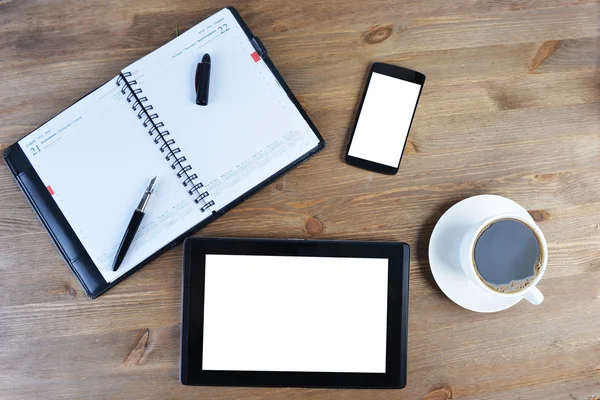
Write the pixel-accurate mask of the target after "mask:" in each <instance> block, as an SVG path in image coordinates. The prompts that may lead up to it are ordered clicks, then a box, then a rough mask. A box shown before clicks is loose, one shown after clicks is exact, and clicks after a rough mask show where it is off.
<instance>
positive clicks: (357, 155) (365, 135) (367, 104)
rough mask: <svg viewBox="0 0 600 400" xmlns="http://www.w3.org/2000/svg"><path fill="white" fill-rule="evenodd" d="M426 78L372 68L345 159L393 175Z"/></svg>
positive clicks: (382, 66) (397, 69)
mask: <svg viewBox="0 0 600 400" xmlns="http://www.w3.org/2000/svg"><path fill="white" fill-rule="evenodd" d="M424 83H425V75H423V74H421V73H419V72H417V71H412V70H410V69H406V68H401V67H397V66H395V65H390V64H383V63H374V64H373V65H372V66H371V71H370V72H369V77H368V78H367V84H366V86H365V92H364V94H363V97H362V100H361V102H360V106H359V107H358V114H357V116H356V121H355V122H354V129H353V130H352V134H351V135H350V141H349V142H348V148H347V149H346V156H345V157H344V160H345V161H346V162H347V163H348V164H350V165H354V166H356V167H359V168H364V169H367V170H369V171H374V172H380V173H384V174H390V175H394V174H396V173H397V172H398V169H399V168H400V160H401V159H402V153H404V147H405V146H406V140H407V139H408V132H409V131H410V126H411V124H412V120H413V117H414V115H415V110H416V109H417V103H418V102H419V97H420V96H421V90H422V89H423V84H424Z"/></svg>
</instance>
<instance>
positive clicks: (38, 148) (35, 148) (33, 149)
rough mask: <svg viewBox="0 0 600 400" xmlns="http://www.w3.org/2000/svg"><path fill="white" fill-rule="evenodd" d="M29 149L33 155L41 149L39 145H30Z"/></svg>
mask: <svg viewBox="0 0 600 400" xmlns="http://www.w3.org/2000/svg"><path fill="white" fill-rule="evenodd" d="M29 150H31V152H32V153H33V155H34V156H35V155H36V154H38V153H39V152H40V151H41V150H40V146H34V147H31V148H30V149H29Z"/></svg>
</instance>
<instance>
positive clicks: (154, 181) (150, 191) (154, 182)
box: [146, 176, 156, 193]
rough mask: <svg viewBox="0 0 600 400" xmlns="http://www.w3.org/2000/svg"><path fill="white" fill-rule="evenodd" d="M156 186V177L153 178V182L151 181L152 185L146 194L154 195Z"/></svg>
mask: <svg viewBox="0 0 600 400" xmlns="http://www.w3.org/2000/svg"><path fill="white" fill-rule="evenodd" d="M154 186H156V176H155V177H154V178H152V180H151V181H150V184H149V185H148V188H147V189H146V192H148V193H152V192H153V191H154Z"/></svg>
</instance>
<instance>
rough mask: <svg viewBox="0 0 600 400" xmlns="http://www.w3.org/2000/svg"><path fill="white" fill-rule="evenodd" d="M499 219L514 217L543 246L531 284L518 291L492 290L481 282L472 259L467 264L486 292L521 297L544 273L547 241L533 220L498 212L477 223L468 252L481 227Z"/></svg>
mask: <svg viewBox="0 0 600 400" xmlns="http://www.w3.org/2000/svg"><path fill="white" fill-rule="evenodd" d="M501 219H515V220H517V221H519V222H522V223H523V224H525V225H527V227H528V228H529V229H531V230H532V231H533V233H534V234H535V235H536V237H537V238H538V240H539V242H540V245H542V246H541V247H543V249H542V265H541V267H540V272H539V273H538V274H537V276H536V277H535V279H534V280H533V281H532V282H531V284H529V285H528V286H527V287H526V288H525V289H523V290H519V291H518V292H512V293H502V292H497V291H495V290H492V288H490V287H489V286H488V285H486V284H485V283H484V282H482V278H480V276H479V274H478V273H477V269H476V268H475V263H474V262H473V260H472V259H471V260H470V262H469V264H470V267H471V270H472V272H473V273H474V274H475V278H476V279H475V281H476V282H477V285H479V287H481V288H483V289H485V290H486V291H487V292H489V293H492V294H495V295H498V296H502V297H518V296H519V297H522V296H523V295H524V294H525V293H527V292H529V291H530V290H532V289H533V288H534V287H535V286H536V285H537V284H538V283H539V281H540V280H541V279H542V275H544V273H545V272H546V266H547V264H548V243H547V242H546V238H545V237H544V234H543V233H542V230H541V229H540V227H539V226H537V224H536V223H535V221H533V220H529V219H526V218H524V217H522V216H520V215H518V214H510V213H505V214H498V215H494V216H491V217H489V218H486V219H485V220H483V221H481V222H480V223H479V226H478V228H477V229H476V230H475V234H474V235H473V236H472V238H471V239H470V241H469V253H470V254H471V255H472V254H473V252H474V251H475V243H476V240H477V239H478V238H479V235H480V234H481V232H482V231H483V229H484V228H487V226H488V225H489V224H492V223H494V222H496V221H498V220H501Z"/></svg>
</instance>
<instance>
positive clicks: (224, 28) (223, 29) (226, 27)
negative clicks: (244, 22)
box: [218, 24, 229, 35]
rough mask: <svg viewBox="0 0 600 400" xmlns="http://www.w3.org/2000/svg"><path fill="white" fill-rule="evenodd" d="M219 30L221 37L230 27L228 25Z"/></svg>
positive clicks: (220, 27)
mask: <svg viewBox="0 0 600 400" xmlns="http://www.w3.org/2000/svg"><path fill="white" fill-rule="evenodd" d="M218 28H219V33H220V34H221V35H222V34H224V33H225V32H227V31H228V30H229V27H228V26H227V24H223V25H221V26H219V27H218Z"/></svg>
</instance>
